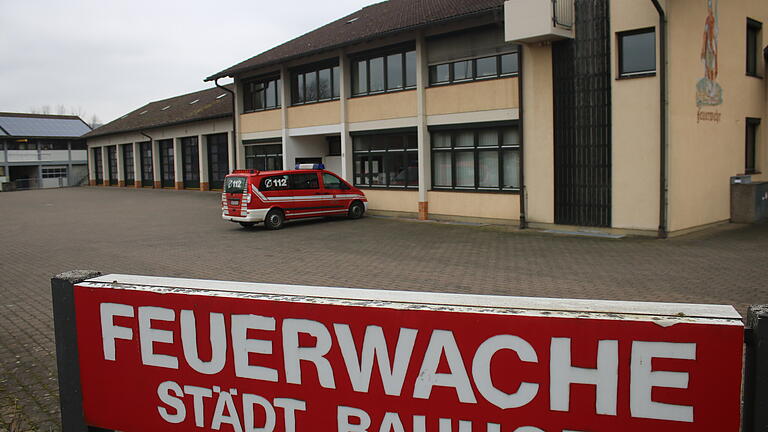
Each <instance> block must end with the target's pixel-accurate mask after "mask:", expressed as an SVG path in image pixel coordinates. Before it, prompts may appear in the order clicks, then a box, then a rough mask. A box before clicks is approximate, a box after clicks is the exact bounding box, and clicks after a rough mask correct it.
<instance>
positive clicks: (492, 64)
mask: <svg viewBox="0 0 768 432" xmlns="http://www.w3.org/2000/svg"><path fill="white" fill-rule="evenodd" d="M517 72H518V67H517V53H509V54H500V55H495V56H490V57H480V58H476V59H470V60H461V61H455V62H451V63H443V64H437V65H432V66H430V67H429V84H430V85H439V84H450V83H460V82H466V81H474V80H482V79H490V78H500V77H507V76H514V75H517Z"/></svg>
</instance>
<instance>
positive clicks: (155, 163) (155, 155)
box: [152, 140, 163, 189]
mask: <svg viewBox="0 0 768 432" xmlns="http://www.w3.org/2000/svg"><path fill="white" fill-rule="evenodd" d="M152 177H154V182H155V184H154V187H155V189H160V188H162V187H163V183H162V182H161V180H162V179H161V178H160V143H158V142H157V140H152Z"/></svg>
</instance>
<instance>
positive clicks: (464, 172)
mask: <svg viewBox="0 0 768 432" xmlns="http://www.w3.org/2000/svg"><path fill="white" fill-rule="evenodd" d="M432 185H433V189H451V190H472V191H480V192H483V191H516V190H518V189H519V188H520V137H519V133H518V128H517V127H501V128H499V127H486V128H478V129H457V130H450V131H435V132H432Z"/></svg>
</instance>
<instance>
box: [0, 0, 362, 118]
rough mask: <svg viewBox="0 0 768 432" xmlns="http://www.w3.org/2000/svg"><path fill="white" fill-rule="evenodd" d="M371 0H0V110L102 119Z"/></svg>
mask: <svg viewBox="0 0 768 432" xmlns="http://www.w3.org/2000/svg"><path fill="white" fill-rule="evenodd" d="M376 2H377V0H332V1H313V0H298V1H266V0H250V1H249V0H220V1H198V0H0V64H2V66H0V111H5V112H30V110H35V109H36V110H39V109H40V108H41V107H43V106H49V107H50V110H51V113H53V114H56V113H57V110H58V107H59V106H62V105H63V106H64V107H65V108H66V110H67V113H69V112H70V111H72V110H74V111H76V112H79V113H81V114H83V117H84V118H83V119H84V120H85V121H87V122H89V121H90V120H91V117H92V116H93V115H94V114H95V115H96V116H98V118H99V120H100V121H101V122H102V123H107V122H109V121H112V120H114V119H115V118H117V117H120V116H122V115H123V114H125V113H128V112H130V111H132V110H134V109H136V108H138V107H140V106H142V105H144V104H146V103H147V102H150V101H154V100H159V99H165V98H168V97H172V96H176V95H180V94H184V93H189V92H193V91H196V90H202V89H205V88H208V87H209V86H210V85H211V83H204V82H203V79H205V78H206V77H208V76H210V75H212V74H214V73H216V72H218V71H220V70H223V69H225V68H227V67H229V66H232V65H234V64H236V63H239V62H241V61H243V60H245V59H247V58H250V57H253V56H254V55H256V54H258V53H260V52H262V51H265V50H267V49H269V48H272V47H274V46H275V45H279V44H281V43H283V42H285V41H288V40H290V39H293V38H294V37H296V36H299V35H302V34H304V33H306V32H308V31H310V30H313V29H315V28H317V27H319V26H321V25H323V24H326V23H328V22H330V21H332V20H334V19H337V18H341V17H343V16H345V15H347V14H349V13H352V12H354V11H356V10H358V9H360V8H362V7H363V6H365V5H368V4H373V3H376ZM219 82H222V81H221V80H220V81H219Z"/></svg>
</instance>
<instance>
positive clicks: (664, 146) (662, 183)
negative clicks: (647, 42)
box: [651, 0, 669, 239]
mask: <svg viewBox="0 0 768 432" xmlns="http://www.w3.org/2000/svg"><path fill="white" fill-rule="evenodd" d="M651 2H652V3H653V6H654V7H655V8H656V11H657V12H658V13H659V60H660V63H661V64H660V65H659V121H660V123H659V126H660V128H659V129H660V130H661V134H660V139H659V147H660V148H659V152H660V153H659V230H658V238H661V239H665V238H667V235H668V234H669V231H668V229H669V227H668V224H669V209H668V205H669V203H668V195H669V187H668V184H667V182H668V181H669V173H668V169H669V168H668V167H667V151H668V149H669V143H668V142H667V119H668V117H669V112H668V108H667V15H666V14H665V13H664V8H662V7H661V5H660V4H659V0H651Z"/></svg>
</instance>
